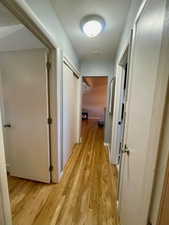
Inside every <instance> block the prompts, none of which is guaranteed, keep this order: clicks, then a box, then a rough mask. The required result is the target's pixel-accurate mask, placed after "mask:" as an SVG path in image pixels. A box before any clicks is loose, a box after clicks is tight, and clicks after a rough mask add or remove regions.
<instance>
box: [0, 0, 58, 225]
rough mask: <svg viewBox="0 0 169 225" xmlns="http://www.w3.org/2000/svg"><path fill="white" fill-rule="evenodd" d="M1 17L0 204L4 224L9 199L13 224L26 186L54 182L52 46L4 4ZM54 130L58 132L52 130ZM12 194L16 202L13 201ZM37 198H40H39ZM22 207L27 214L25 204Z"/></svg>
mask: <svg viewBox="0 0 169 225" xmlns="http://www.w3.org/2000/svg"><path fill="white" fill-rule="evenodd" d="M0 21H1V22H0V81H1V82H0V83H1V85H0V94H1V98H0V106H1V115H2V127H3V140H4V150H5V151H4V153H5V160H6V162H3V157H0V160H2V161H1V162H2V164H3V166H6V170H5V168H4V170H3V175H1V178H2V183H0V190H2V192H0V199H2V201H1V202H0V205H2V208H3V210H4V211H5V212H6V214H5V215H3V216H4V221H5V224H11V221H10V207H9V203H11V209H12V215H13V223H14V224H17V221H18V220H16V221H15V219H16V218H15V219H14V215H15V212H16V211H17V207H18V204H23V205H24V201H23V202H22V200H23V199H24V198H25V197H26V195H27V194H28V192H27V191H28V189H29V190H30V191H31V190H32V188H33V186H34V185H35V186H37V190H38V189H39V188H40V187H41V189H43V188H44V187H46V186H45V184H44V183H51V182H56V181H57V172H58V171H57V170H55V168H57V166H58V165H57V163H55V162H56V157H55V158H54V157H53V155H54V154H55V155H56V148H55V149H54V148H53V146H54V144H53V140H54V138H55V137H56V135H53V130H54V126H55V125H54V123H52V120H51V118H52V119H53V122H54V121H55V120H56V117H55V116H54V112H53V108H54V107H55V106H56V105H55V103H54V102H55V101H54V102H52V100H53V93H54V89H53V86H52V85H51V80H52V79H53V77H52V74H53V65H52V57H53V55H52V51H51V49H50V48H48V47H47V46H46V45H44V44H43V43H42V42H41V41H40V40H38V39H37V37H36V36H35V35H34V34H33V33H32V32H31V31H30V30H29V29H27V28H26V27H25V26H24V25H23V24H22V23H21V22H20V20H18V19H17V18H16V17H15V16H14V15H13V14H12V13H11V12H10V11H9V10H8V9H7V8H6V7H5V6H3V5H2V4H0ZM55 79H56V78H55ZM51 93H52V95H51ZM55 100H56V99H55ZM51 103H53V104H51ZM51 123H52V124H51ZM54 132H55V134H56V130H54ZM53 150H55V153H54V151H53ZM2 154H3V152H2ZM6 171H7V172H8V173H6ZM6 175H8V177H7V178H8V187H7V179H6ZM3 182H4V183H3ZM37 182H41V186H40V185H36V184H37ZM24 186H25V187H24ZM8 189H9V193H8ZM26 190H27V191H26ZM1 194H2V195H1ZM8 194H9V195H8ZM4 196H5V197H4ZM19 196H20V197H19ZM1 197H2V198H1ZM9 198H10V202H9V201H8V200H9ZM16 198H19V199H20V200H18V201H15V200H16ZM41 200H42V201H41V202H43V198H42V199H41ZM24 207H25V209H26V210H27V212H28V211H29V210H28V209H29V206H28V205H24ZM17 219H20V215H18V216H17Z"/></svg>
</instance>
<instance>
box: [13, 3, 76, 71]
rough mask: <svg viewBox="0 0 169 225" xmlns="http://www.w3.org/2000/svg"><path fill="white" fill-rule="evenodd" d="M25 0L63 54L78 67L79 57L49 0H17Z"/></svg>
mask: <svg viewBox="0 0 169 225" xmlns="http://www.w3.org/2000/svg"><path fill="white" fill-rule="evenodd" d="M17 2H18V3H19V4H20V2H24V3H25V2H26V4H28V6H29V7H30V8H31V10H32V11H33V12H34V13H35V15H36V16H37V18H38V19H39V20H40V23H41V24H42V25H43V26H44V29H45V30H46V31H47V32H48V33H49V35H51V36H52V38H53V40H54V41H55V42H56V46H58V47H60V48H61V49H62V50H63V54H64V55H65V56H66V57H67V58H68V59H69V60H70V61H71V63H72V64H74V66H76V67H79V59H78V57H77V55H76V53H75V51H74V49H73V46H72V44H71V42H70V40H69V38H68V36H67V35H66V33H65V31H64V30H63V28H62V25H61V23H60V21H59V19H58V17H57V15H56V12H55V10H54V8H53V7H52V5H51V3H50V1H49V0H36V1H35V0H19V1H17Z"/></svg>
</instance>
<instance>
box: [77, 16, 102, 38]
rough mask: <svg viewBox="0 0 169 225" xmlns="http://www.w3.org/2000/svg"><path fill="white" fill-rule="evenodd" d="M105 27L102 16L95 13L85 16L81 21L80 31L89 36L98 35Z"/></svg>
mask: <svg viewBox="0 0 169 225" xmlns="http://www.w3.org/2000/svg"><path fill="white" fill-rule="evenodd" d="M104 27H105V21H104V19H103V18H102V17H100V16H96V15H90V16H86V17H84V18H83V19H82V21H81V29H82V32H83V33H85V34H86V36H88V37H89V38H94V37H96V36H98V35H99V34H100V33H101V32H102V31H103V29H104Z"/></svg>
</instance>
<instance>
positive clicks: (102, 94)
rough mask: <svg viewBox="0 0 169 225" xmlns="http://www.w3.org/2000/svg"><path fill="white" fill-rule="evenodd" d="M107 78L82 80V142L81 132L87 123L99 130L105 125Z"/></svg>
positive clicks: (84, 78)
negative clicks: (93, 124) (92, 124)
mask: <svg viewBox="0 0 169 225" xmlns="http://www.w3.org/2000/svg"><path fill="white" fill-rule="evenodd" d="M107 88H108V78H107V77H92V76H88V77H85V76H84V77H83V78H82V111H81V112H82V115H81V116H82V131H81V132H82V133H81V136H82V140H83V133H84V132H83V131H84V129H85V126H86V125H87V124H88V123H95V124H97V126H98V127H99V128H100V129H103V130H104V128H105V125H106V111H107Z"/></svg>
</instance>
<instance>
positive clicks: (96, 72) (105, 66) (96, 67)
mask: <svg viewBox="0 0 169 225" xmlns="http://www.w3.org/2000/svg"><path fill="white" fill-rule="evenodd" d="M80 71H81V74H82V76H111V75H112V73H113V63H112V60H111V59H110V60H103V59H96V60H91V59H89V60H87V59H86V60H82V61H81V64H80Z"/></svg>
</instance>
